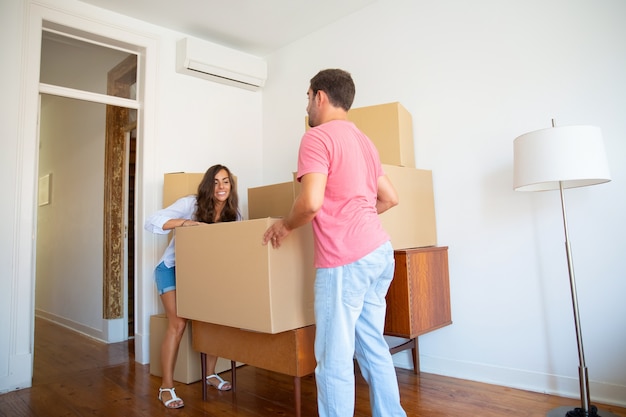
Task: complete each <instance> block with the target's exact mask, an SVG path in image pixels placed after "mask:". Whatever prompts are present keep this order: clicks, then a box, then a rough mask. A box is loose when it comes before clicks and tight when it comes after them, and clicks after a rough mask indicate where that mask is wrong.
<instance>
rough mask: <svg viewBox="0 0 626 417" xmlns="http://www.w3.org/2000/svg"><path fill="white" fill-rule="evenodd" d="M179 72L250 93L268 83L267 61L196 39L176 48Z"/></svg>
mask: <svg viewBox="0 0 626 417" xmlns="http://www.w3.org/2000/svg"><path fill="white" fill-rule="evenodd" d="M176 70H177V71H178V72H180V73H184V74H188V75H193V76H196V77H200V78H205V79H208V80H211V81H215V82H219V83H222V84H228V85H233V86H236V87H241V88H245V89H247V90H252V91H255V90H258V89H259V88H261V87H263V85H264V84H265V80H266V79H267V63H266V62H265V60H264V59H262V58H259V57H257V56H255V55H251V54H247V53H245V52H241V51H237V50H235V49H229V48H226V47H224V46H221V45H217V44H214V43H210V42H206V41H202V40H199V39H193V38H184V39H181V40H180V41H178V44H177V45H176Z"/></svg>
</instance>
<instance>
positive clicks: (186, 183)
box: [163, 172, 204, 207]
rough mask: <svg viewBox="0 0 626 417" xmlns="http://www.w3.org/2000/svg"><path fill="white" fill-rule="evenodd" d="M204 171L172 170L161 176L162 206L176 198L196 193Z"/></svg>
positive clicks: (166, 205)
mask: <svg viewBox="0 0 626 417" xmlns="http://www.w3.org/2000/svg"><path fill="white" fill-rule="evenodd" d="M202 177H204V172H172V173H168V174H165V175H164V177H163V207H168V206H169V205H171V204H172V203H174V202H175V201H176V200H178V199H179V198H182V197H186V196H188V195H192V194H197V193H198V185H199V184H200V181H202Z"/></svg>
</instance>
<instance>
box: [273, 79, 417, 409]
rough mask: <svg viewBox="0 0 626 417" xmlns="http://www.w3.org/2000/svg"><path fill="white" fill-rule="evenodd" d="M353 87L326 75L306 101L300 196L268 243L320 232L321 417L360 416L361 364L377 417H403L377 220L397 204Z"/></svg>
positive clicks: (386, 249)
mask: <svg viewBox="0 0 626 417" xmlns="http://www.w3.org/2000/svg"><path fill="white" fill-rule="evenodd" d="M354 93H355V87H354V82H353V81H352V77H351V76H350V74H349V73H347V72H346V71H343V70H340V69H328V70H323V71H320V72H319V73H318V74H317V75H316V76H315V77H313V78H312V79H311V83H310V87H309V90H308V92H307V96H308V105H307V109H306V110H307V113H308V115H309V125H310V126H311V128H312V129H310V130H309V131H307V132H306V133H305V134H304V136H303V137H302V140H301V142H300V150H299V153H298V174H297V178H298V181H300V182H301V184H302V187H301V192H300V194H299V195H298V197H297V198H296V200H295V202H294V204H293V207H292V209H291V212H290V213H289V214H288V215H287V217H285V218H284V219H281V220H279V221H278V222H276V223H274V224H273V225H272V226H271V227H269V228H268V229H267V230H266V232H265V234H264V236H263V243H264V244H267V243H269V242H271V243H272V246H273V247H274V248H279V247H280V244H281V242H282V241H283V239H285V238H287V236H288V235H289V233H290V232H291V231H292V230H293V229H295V228H297V227H300V226H302V225H304V224H306V223H308V222H312V223H313V235H314V239H315V267H316V276H315V324H316V333H315V359H316V360H317V367H316V368H315V377H316V385H317V403H318V413H319V415H320V416H321V417H331V416H336V417H348V416H352V415H354V398H355V395H354V394H355V393H354V386H355V385H354V362H353V358H354V357H355V356H356V359H357V361H358V363H359V369H360V370H361V373H362V375H363V377H364V378H365V380H366V381H367V383H368V384H369V385H370V403H371V408H372V415H373V416H374V417H383V416H385V417H405V416H406V413H405V412H404V410H403V409H402V406H401V405H400V394H399V390H398V381H397V378H396V373H395V368H394V366H393V361H392V359H391V354H390V353H389V346H388V345H387V342H386V340H385V338H384V336H383V330H384V324H385V312H386V302H385V296H386V295H387V290H388V289H389V285H390V284H391V280H392V279H393V272H394V257H393V249H392V247H391V243H390V241H389V235H388V234H387V232H385V230H384V229H383V227H382V225H381V223H380V220H379V218H378V214H380V213H382V212H384V211H386V210H388V209H389V208H391V207H393V206H395V205H396V204H398V197H397V194H396V191H395V189H394V187H393V185H392V184H391V182H390V181H389V179H388V178H387V176H386V175H385V173H384V172H383V169H382V165H381V162H380V157H379V155H378V151H377V150H376V148H375V147H374V145H373V144H372V142H371V141H370V140H369V138H368V137H367V136H366V135H365V134H363V133H362V132H361V131H360V130H359V129H358V128H357V127H356V126H355V125H354V124H353V123H352V122H350V121H348V119H347V114H348V110H349V109H350V107H351V106H352V102H353V100H354Z"/></svg>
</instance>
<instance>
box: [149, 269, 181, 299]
mask: <svg viewBox="0 0 626 417" xmlns="http://www.w3.org/2000/svg"><path fill="white" fill-rule="evenodd" d="M154 282H156V286H157V290H158V291H159V295H163V294H165V293H166V292H169V291H174V290H175V289H176V267H175V266H173V267H171V268H168V267H167V266H165V264H164V263H163V262H161V263H160V264H158V265H157V267H156V269H155V270H154Z"/></svg>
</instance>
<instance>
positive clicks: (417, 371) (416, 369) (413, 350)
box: [411, 337, 420, 375]
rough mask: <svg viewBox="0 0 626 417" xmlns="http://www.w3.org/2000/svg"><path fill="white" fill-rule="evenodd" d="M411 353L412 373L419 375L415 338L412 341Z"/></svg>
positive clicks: (418, 359)
mask: <svg viewBox="0 0 626 417" xmlns="http://www.w3.org/2000/svg"><path fill="white" fill-rule="evenodd" d="M411 352H413V373H414V374H415V375H419V373H420V348H419V344H418V342H417V337H416V338H415V339H413V349H411Z"/></svg>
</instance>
